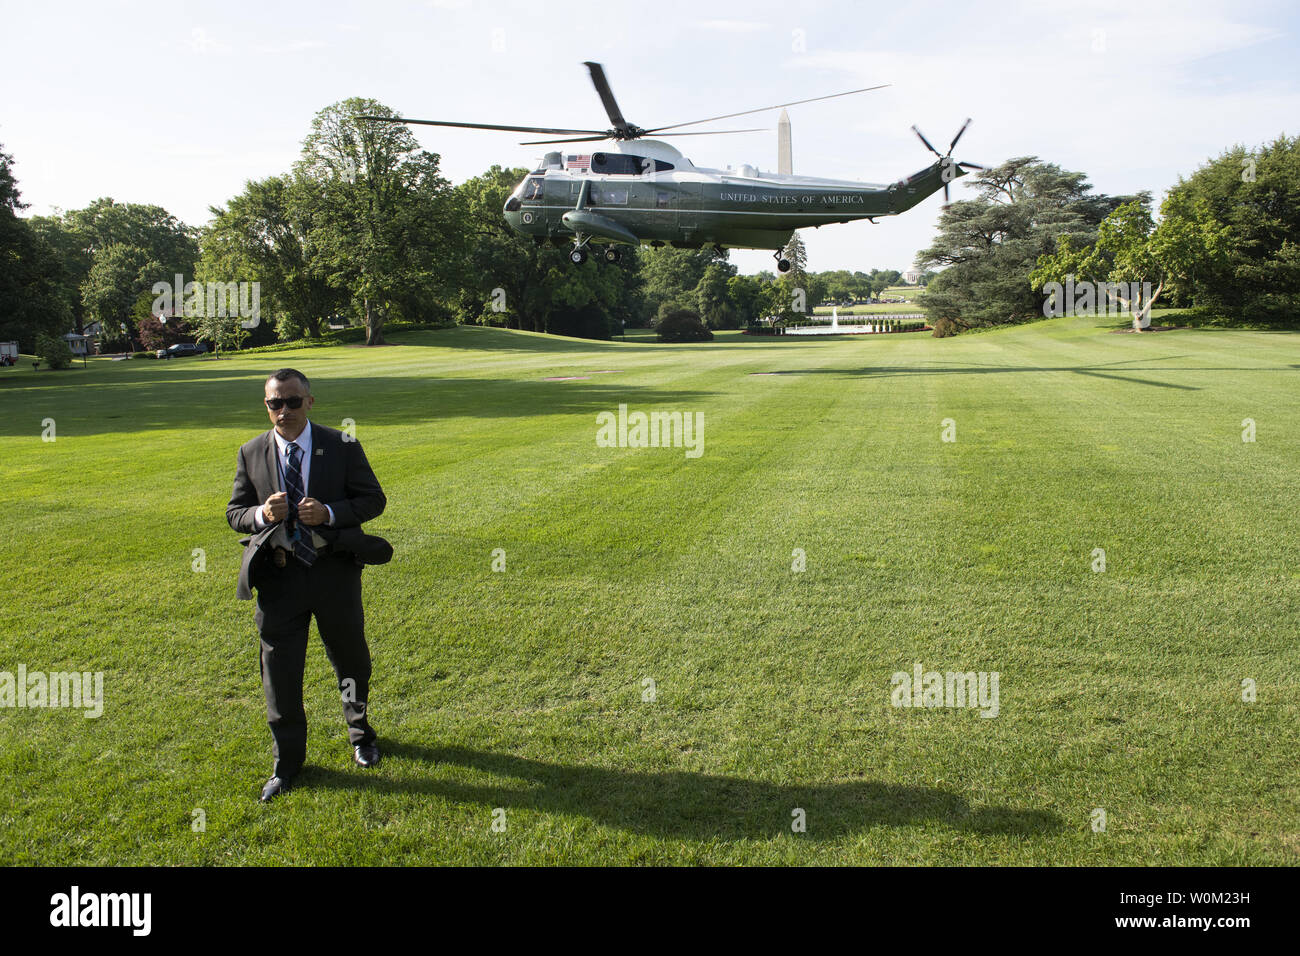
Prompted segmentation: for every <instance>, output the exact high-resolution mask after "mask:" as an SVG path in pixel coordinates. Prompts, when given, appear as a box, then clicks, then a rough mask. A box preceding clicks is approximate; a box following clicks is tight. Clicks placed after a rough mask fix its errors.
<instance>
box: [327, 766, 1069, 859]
mask: <svg viewBox="0 0 1300 956" xmlns="http://www.w3.org/2000/svg"><path fill="white" fill-rule="evenodd" d="M384 751H385V757H386V758H388V759H395V760H404V761H411V762H418V763H427V764H430V765H437V766H441V765H447V764H454V765H456V766H459V767H465V768H468V769H470V770H474V771H478V772H481V773H488V774H492V775H493V776H496V777H500V778H502V779H501V780H500V782H482V783H477V782H476V783H468V782H461V781H458V780H447V779H424V780H418V781H395V780H392V779H391V778H388V777H386V776H385V775H383V764H380V767H379V768H378V770H379V772H378V773H373V774H369V773H367V774H358V773H355V772H341V771H336V770H331V769H327V768H321V767H313V768H311V769H310V770H309V771H308V772H307V773H305V774H304V779H303V780H302V784H303V785H304V786H305V787H308V788H310V787H329V788H337V789H352V790H365V791H371V792H374V791H378V792H381V793H383V792H400V793H411V792H416V793H427V794H430V795H436V796H440V797H443V798H444V799H447V800H453V801H456V802H458V803H477V804H481V805H483V806H485V807H489V808H496V807H504V808H506V810H507V811H509V810H511V809H526V810H534V811H538V812H543V813H553V814H572V815H579V816H585V817H589V818H590V819H591V820H592V821H594V822H595V823H598V824H601V825H602V826H608V827H614V828H617V829H622V830H630V831H634V832H638V833H646V834H651V835H654V836H659V837H665V838H674V839H688V840H708V839H723V840H739V839H769V838H771V837H774V836H776V835H777V834H780V833H790V832H791V823H792V822H793V821H794V819H795V817H794V815H793V812H794V811H795V810H796V809H801V810H803V811H804V812H805V814H806V819H807V832H806V834H805V836H806V837H807V838H810V839H832V838H836V837H842V836H846V835H848V834H852V833H858V832H861V831H864V830H866V829H868V828H870V827H875V826H908V825H914V824H918V823H923V822H927V821H931V822H935V823H939V824H942V825H945V826H949V827H953V828H955V829H959V830H964V831H968V832H973V833H989V834H1019V835H1036V834H1048V833H1055V832H1059V831H1060V830H1062V829H1063V828H1064V824H1063V822H1062V821H1061V819H1060V818H1059V817H1057V816H1056V815H1055V814H1053V813H1049V812H1046V811H1042V810H1025V809H1016V808H1011V807H977V808H972V807H971V806H970V805H969V804H968V803H967V802H966V801H965V800H964V799H963V798H962V797H960V796H958V795H957V794H955V793H951V792H949V791H946V790H939V789H935V788H933V787H915V786H902V785H898V784H887V783H877V782H873V781H868V780H862V781H854V782H845V783H812V784H776V783H768V782H766V781H762V780H749V779H745V778H741V777H721V776H714V775H710V774H701V773H689V772H685V771H663V772H658V773H647V772H639V771H623V770H610V769H607V768H604V767H585V766H581V765H572V764H559V763H547V762H544V761H539V760H530V759H527V758H524V757H514V756H510V755H508V754H499V753H489V752H484V751H477V750H470V749H468V748H464V747H437V748H430V747H424V746H420V745H416V744H404V743H391V742H390V743H386V745H385V746H384Z"/></svg>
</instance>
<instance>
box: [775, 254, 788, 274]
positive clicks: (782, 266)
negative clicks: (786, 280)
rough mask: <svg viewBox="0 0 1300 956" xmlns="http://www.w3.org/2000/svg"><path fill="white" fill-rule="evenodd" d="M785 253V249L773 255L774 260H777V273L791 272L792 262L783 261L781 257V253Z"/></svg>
mask: <svg viewBox="0 0 1300 956" xmlns="http://www.w3.org/2000/svg"><path fill="white" fill-rule="evenodd" d="M783 252H785V250H784V249H778V250H776V252H774V253H772V258H773V259H775V260H776V268H777V271H779V272H789V271H790V260H789V259H783V258H782V257H781V253H783Z"/></svg>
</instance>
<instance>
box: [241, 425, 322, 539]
mask: <svg viewBox="0 0 1300 956" xmlns="http://www.w3.org/2000/svg"><path fill="white" fill-rule="evenodd" d="M271 437H272V438H274V439H275V448H276V458H277V460H278V461H279V463H280V483H281V489H282V490H285V491H287V490H288V489H287V488H284V487H283V485H284V476H285V475H286V474H288V471H289V439H287V438H285V437H284V436H283V435H281V434H280V433H279V432H278V431H276V430H275V429H271ZM293 443H294V444H295V445H297V446H298V471H299V472H300V473H301V474H302V493H303V495H304V496H306V494H307V488H308V487H309V486H308V484H307V481H308V479H309V478H310V477H311V422H308V423H307V424H306V425H304V426H303V429H302V432H301V433H300V434H299V435H298V437H297V438H295V439H294V440H293ZM325 513H326V515H328V517H327V518H326V519H325V524H326V526H329V525H332V524H333V523H334V511H333V510H332V509H331V508H330V506H329V505H325ZM253 520H254V522H255V523H256V524H257V527H259V528H264V527H266V518H265V517H263V515H262V509H261V508H258V509H257V514H256V515H255V516H254V518H253Z"/></svg>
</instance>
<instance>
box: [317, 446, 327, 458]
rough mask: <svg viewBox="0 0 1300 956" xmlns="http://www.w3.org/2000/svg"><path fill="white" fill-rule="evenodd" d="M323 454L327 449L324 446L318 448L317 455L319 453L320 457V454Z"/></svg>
mask: <svg viewBox="0 0 1300 956" xmlns="http://www.w3.org/2000/svg"><path fill="white" fill-rule="evenodd" d="M323 454H325V449H324V448H317V449H316V455H317V457H319V456H321V455H323Z"/></svg>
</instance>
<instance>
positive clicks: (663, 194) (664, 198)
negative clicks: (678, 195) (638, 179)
mask: <svg viewBox="0 0 1300 956" xmlns="http://www.w3.org/2000/svg"><path fill="white" fill-rule="evenodd" d="M670 202H671V198H670V197H669V195H668V193H667V191H666V190H663V189H660V190H656V192H655V205H656V206H658V207H659V208H660V209H667V208H668V204H669V203H670Z"/></svg>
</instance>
